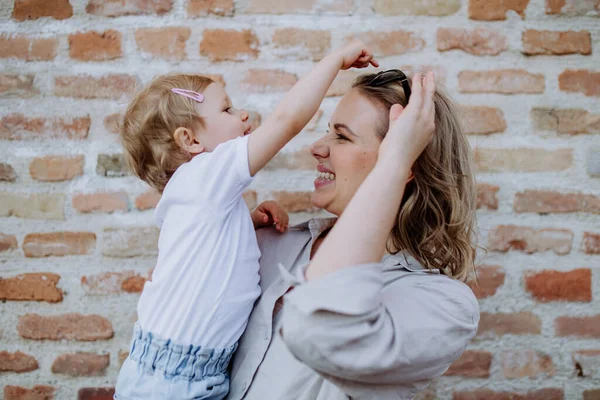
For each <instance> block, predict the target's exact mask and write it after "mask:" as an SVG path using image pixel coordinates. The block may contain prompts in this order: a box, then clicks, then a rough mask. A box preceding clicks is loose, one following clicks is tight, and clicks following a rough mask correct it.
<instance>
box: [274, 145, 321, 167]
mask: <svg viewBox="0 0 600 400" xmlns="http://www.w3.org/2000/svg"><path fill="white" fill-rule="evenodd" d="M317 164H318V163H317V160H316V159H315V158H314V157H313V156H312V154H311V153H310V151H309V149H308V148H304V149H301V150H297V151H294V152H280V153H278V154H277V155H276V156H275V157H273V159H272V160H271V161H269V163H268V164H267V165H266V166H265V170H266V171H273V170H278V169H288V170H305V171H306V170H308V171H310V170H315V171H316V170H317Z"/></svg>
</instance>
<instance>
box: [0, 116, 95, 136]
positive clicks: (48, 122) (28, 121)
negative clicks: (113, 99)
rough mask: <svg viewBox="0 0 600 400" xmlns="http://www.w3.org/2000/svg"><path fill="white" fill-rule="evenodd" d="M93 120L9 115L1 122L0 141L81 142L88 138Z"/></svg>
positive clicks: (87, 117) (88, 118) (87, 118)
mask: <svg viewBox="0 0 600 400" xmlns="http://www.w3.org/2000/svg"><path fill="white" fill-rule="evenodd" d="M90 125H91V120H90V117H89V115H88V116H85V117H26V116H25V115H23V114H20V113H13V114H8V115H5V116H4V117H2V120H0V139H8V140H40V139H72V140H81V139H85V138H87V136H88V133H89V130H90Z"/></svg>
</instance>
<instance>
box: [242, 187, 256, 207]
mask: <svg viewBox="0 0 600 400" xmlns="http://www.w3.org/2000/svg"><path fill="white" fill-rule="evenodd" d="M242 197H243V198H244V201H245V202H246V205H247V206H248V209H250V210H254V209H255V208H256V206H257V205H258V203H257V197H258V194H257V193H256V190H246V191H245V192H244V194H243V195H242Z"/></svg>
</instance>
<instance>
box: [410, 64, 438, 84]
mask: <svg viewBox="0 0 600 400" xmlns="http://www.w3.org/2000/svg"><path fill="white" fill-rule="evenodd" d="M400 70H402V71H403V72H404V73H405V74H406V75H407V76H408V77H411V76H413V75H414V74H415V73H416V72H419V73H420V74H421V75H425V74H426V73H427V72H429V71H431V72H433V73H434V74H435V81H436V83H438V84H440V85H445V84H446V75H447V72H446V68H444V67H443V66H439V65H401V66H400Z"/></svg>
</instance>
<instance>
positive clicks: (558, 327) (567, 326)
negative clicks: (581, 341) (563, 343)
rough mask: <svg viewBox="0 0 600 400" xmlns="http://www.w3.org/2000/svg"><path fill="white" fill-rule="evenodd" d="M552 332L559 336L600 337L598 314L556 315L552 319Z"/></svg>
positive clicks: (599, 317)
mask: <svg viewBox="0 0 600 400" xmlns="http://www.w3.org/2000/svg"><path fill="white" fill-rule="evenodd" d="M554 332H555V335H556V336H560V337H577V338H600V315H592V316H586V317H571V316H562V317H558V318H556V319H555V320H554Z"/></svg>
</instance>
